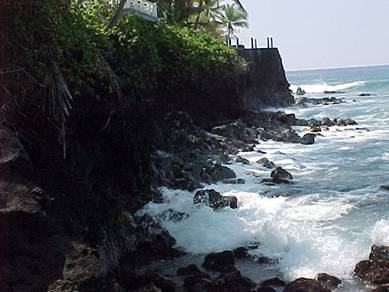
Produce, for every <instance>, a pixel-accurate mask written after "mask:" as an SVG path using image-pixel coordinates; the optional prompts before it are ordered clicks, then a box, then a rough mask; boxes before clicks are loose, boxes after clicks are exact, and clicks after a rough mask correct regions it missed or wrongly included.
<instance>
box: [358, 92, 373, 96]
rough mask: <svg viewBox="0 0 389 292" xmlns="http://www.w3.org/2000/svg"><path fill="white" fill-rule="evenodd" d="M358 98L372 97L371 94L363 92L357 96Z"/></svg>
mask: <svg viewBox="0 0 389 292" xmlns="http://www.w3.org/2000/svg"><path fill="white" fill-rule="evenodd" d="M358 96H372V94H371V93H364V92H363V93H360V94H358Z"/></svg>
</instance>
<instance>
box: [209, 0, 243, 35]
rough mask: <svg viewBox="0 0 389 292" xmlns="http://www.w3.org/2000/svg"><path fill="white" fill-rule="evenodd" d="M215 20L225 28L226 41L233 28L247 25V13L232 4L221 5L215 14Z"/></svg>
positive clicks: (232, 33) (233, 30)
mask: <svg viewBox="0 0 389 292" xmlns="http://www.w3.org/2000/svg"><path fill="white" fill-rule="evenodd" d="M216 20H217V21H218V22H219V23H220V24H221V26H223V27H224V28H225V30H226V38H227V41H229V40H230V39H231V37H232V36H233V35H234V32H235V28H237V27H248V24H247V13H245V12H243V11H242V10H241V9H240V8H236V6H235V5H234V4H233V5H230V4H226V5H224V6H222V7H221V10H220V11H219V12H218V13H217V14H216Z"/></svg>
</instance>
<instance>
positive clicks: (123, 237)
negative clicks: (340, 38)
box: [0, 111, 389, 292]
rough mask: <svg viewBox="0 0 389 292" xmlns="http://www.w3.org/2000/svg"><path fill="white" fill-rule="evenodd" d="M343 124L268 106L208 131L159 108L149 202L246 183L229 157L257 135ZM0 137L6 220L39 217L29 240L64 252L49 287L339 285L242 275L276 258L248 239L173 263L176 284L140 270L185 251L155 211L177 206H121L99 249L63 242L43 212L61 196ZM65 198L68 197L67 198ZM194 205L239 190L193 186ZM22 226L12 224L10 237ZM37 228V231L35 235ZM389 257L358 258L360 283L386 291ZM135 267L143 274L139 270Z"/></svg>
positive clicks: (328, 280) (11, 140)
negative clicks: (198, 261) (151, 209)
mask: <svg viewBox="0 0 389 292" xmlns="http://www.w3.org/2000/svg"><path fill="white" fill-rule="evenodd" d="M348 125H353V126H354V125H357V122H356V121H353V120H351V119H333V120H332V119H330V118H323V119H322V120H315V119H310V120H304V119H297V118H296V117H295V115H294V114H286V113H284V112H280V111H279V112H265V111H264V112H261V113H257V114H246V115H245V116H244V117H242V118H240V119H236V120H232V121H228V122H224V123H221V124H219V125H215V126H213V127H211V128H209V129H208V130H204V129H202V128H200V127H198V126H196V125H195V123H194V122H193V121H192V119H191V117H190V116H189V115H188V114H187V113H185V112H182V111H175V112H170V113H168V114H166V115H165V116H164V118H163V125H162V126H161V127H160V129H161V133H159V136H160V137H163V141H168V142H166V143H161V144H160V145H163V147H160V149H156V150H155V151H154V153H153V154H152V160H151V161H152V176H153V177H152V181H154V182H155V184H154V185H153V194H152V197H151V199H152V200H153V201H154V202H155V203H163V197H162V195H161V194H160V193H159V191H158V188H159V187H161V186H166V187H168V188H171V189H178V190H188V191H191V192H193V191H195V190H197V189H202V188H204V186H205V185H207V184H210V183H215V182H223V183H225V184H244V183H245V181H244V180H243V179H241V178H239V177H237V176H236V174H235V173H234V171H232V170H231V169H230V168H228V167H227V166H226V165H228V164H229V163H231V162H239V163H243V164H250V162H249V161H248V160H246V159H244V158H243V157H241V156H239V155H238V153H239V152H245V151H253V150H254V147H255V146H256V145H258V142H259V141H258V140H264V141H266V140H270V139H271V140H275V141H282V142H285V143H299V144H302V145H309V144H313V143H315V137H316V136H317V135H322V134H321V133H322V132H325V131H326V130H328V128H329V127H332V126H339V127H342V126H348ZM295 126H298V127H305V129H306V131H308V133H307V134H305V135H304V136H302V137H300V136H299V135H298V133H297V132H296V130H294V129H293V127H295ZM0 138H1V139H0V141H1V145H2V152H1V157H0V158H1V160H0V161H1V163H0V168H1V170H2V173H3V174H4V175H3V176H2V181H1V184H0V187H1V192H2V213H1V214H2V217H3V221H2V222H3V224H4V226H3V228H7V227H6V226H20V223H19V222H20V220H24V221H25V222H31V221H32V220H34V221H36V222H37V224H40V225H42V226H46V231H45V232H47V233H48V235H47V237H46V238H48V239H49V240H45V242H44V243H42V244H41V245H38V246H36V245H35V248H37V249H39V250H40V249H44V250H45V252H46V253H49V254H51V255H52V256H53V257H55V256H58V255H59V254H61V253H62V252H63V251H64V250H65V251H66V257H65V258H64V260H65V263H64V269H63V271H62V278H61V279H58V280H57V281H55V282H54V283H52V284H51V285H50V287H49V289H48V291H74V289H77V290H78V291H102V290H101V289H104V291H139V292H140V291H163V292H165V291H166V292H170V291H182V289H184V290H185V291H190V292H191V291H196V292H197V291H199V292H200V291H242V292H244V291H281V290H282V291H287V292H293V291H331V290H333V289H335V288H336V287H338V286H339V285H341V280H339V279H337V278H335V277H333V276H330V275H327V274H318V275H317V276H316V278H315V279H305V278H300V279H296V280H294V281H292V282H289V283H286V282H285V281H284V280H282V279H279V278H272V279H268V280H266V281H263V282H261V283H255V282H254V281H252V280H251V279H249V278H247V277H245V276H243V275H242V274H241V272H240V271H239V270H238V269H237V268H236V266H235V260H236V259H238V260H239V259H242V258H244V259H246V260H249V261H253V262H255V263H257V264H258V265H261V264H271V263H272V262H274V261H276V259H271V258H267V257H265V256H263V257H259V258H258V257H252V256H250V255H249V253H248V250H249V249H248V247H240V248H237V249H235V250H233V251H228V250H227V251H224V252H220V253H211V254H209V255H207V256H206V257H205V259H204V262H203V263H202V265H201V267H199V266H196V265H193V264H192V265H189V266H183V267H181V268H180V269H178V270H177V276H178V277H179V278H180V279H181V280H180V282H177V281H176V280H172V279H169V278H166V276H164V275H163V274H161V273H157V272H155V271H145V270H144V269H145V268H144V267H149V265H150V263H153V262H155V261H159V260H163V259H169V258H172V257H173V258H174V257H181V256H183V255H184V254H185V252H184V251H182V250H179V249H177V248H176V247H175V243H176V241H175V239H174V238H173V237H172V236H171V235H170V234H169V233H168V232H167V231H166V230H164V229H163V228H162V227H161V225H160V223H159V222H158V220H160V219H168V220H173V221H174V220H177V221H179V220H182V219H184V218H186V216H187V214H185V213H182V212H178V211H176V210H173V209H170V210H167V211H166V212H164V213H163V214H162V215H161V216H162V218H152V217H150V216H148V215H142V216H140V215H136V214H135V213H131V212H128V211H124V210H123V211H122V212H119V213H118V215H117V217H116V219H115V220H116V222H114V228H113V229H111V231H110V232H112V233H111V234H106V235H105V236H106V238H107V239H106V240H107V242H106V243H105V244H103V245H100V246H96V247H93V246H91V245H87V244H84V243H81V242H75V241H67V242H65V243H64V242H62V244H60V243H59V241H63V239H64V238H63V237H61V236H58V234H57V231H55V228H56V227H55V224H58V222H56V220H55V219H50V220H47V218H48V215H47V212H50V211H49V210H56V207H55V206H56V205H61V201H60V200H59V199H58V197H56V198H55V197H54V196H53V195H51V194H49V193H47V192H46V191H45V190H43V189H41V188H40V187H39V186H38V185H37V184H36V182H35V180H34V179H33V174H32V170H31V160H30V158H29V156H28V154H27V152H26V151H25V149H24V147H23V146H22V144H21V143H20V141H19V140H18V138H17V137H16V136H15V135H14V134H13V133H12V132H10V131H9V130H7V129H5V128H2V129H1V131H0ZM259 145H260V142H259ZM302 147H306V146H302ZM257 151H260V150H257ZM256 163H258V164H260V165H262V166H263V167H264V168H266V169H268V170H269V178H263V180H262V183H263V184H268V185H273V184H290V183H293V174H291V173H289V172H287V171H286V170H284V169H283V168H281V167H280V166H277V165H276V164H275V163H274V162H272V161H269V160H268V159H267V158H265V157H264V158H262V159H260V160H259V161H257V162H256ZM5 174H6V175H5ZM63 202H66V200H64V199H63ZM193 203H194V204H205V205H207V206H209V207H211V208H213V209H220V208H238V207H239V206H238V205H239V202H238V200H237V198H236V197H233V196H227V197H226V196H223V195H222V194H220V193H218V192H217V191H215V190H213V189H203V190H198V191H197V192H195V195H194V198H193ZM51 212H52V211H51ZM50 216H51V215H50ZM54 218H55V217H54ZM52 221H53V222H52ZM62 224H63V223H62ZM24 232H25V231H23V230H19V231H18V230H15V231H14V233H15V236H19V235H21V234H24ZM39 232H41V231H39ZM33 234H34V232H33V233H32V234H31V236H33ZM50 234H52V235H50ZM19 244H20V245H21V246H23V248H25V247H24V245H25V244H26V243H25V242H24V241H23V240H20V241H19ZM64 244H65V245H66V246H65V245H64ZM38 254H39V253H38ZM388 258H389V249H388V247H377V246H373V247H372V253H371V255H370V258H369V260H366V261H362V262H360V263H358V265H357V266H356V268H355V275H356V276H357V277H359V278H360V279H361V280H363V281H366V282H371V283H372V284H375V285H378V288H377V289H375V290H374V291H388V283H389V274H388V271H389V260H388ZM107 263H111V265H112V267H114V268H113V269H112V268H110V265H107ZM142 267H143V268H142ZM137 270H142V271H143V272H141V273H139V272H136V271H137ZM25 276H26V275H23V277H25ZM47 276H48V277H49V278H50V277H51V276H50V275H47ZM31 277H35V278H34V279H35V280H34V281H37V279H38V278H39V279H40V280H41V281H44V280H45V279H44V278H43V279H42V277H41V275H31ZM102 287H103V288H102ZM110 289H111V290H110ZM112 289H113V290H112ZM17 291H24V290H22V289H20V290H17ZM25 291H28V289H27V290H25Z"/></svg>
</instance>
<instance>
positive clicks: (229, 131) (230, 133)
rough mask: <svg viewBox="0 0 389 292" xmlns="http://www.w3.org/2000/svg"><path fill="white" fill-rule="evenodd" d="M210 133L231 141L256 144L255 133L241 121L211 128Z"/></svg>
mask: <svg viewBox="0 0 389 292" xmlns="http://www.w3.org/2000/svg"><path fill="white" fill-rule="evenodd" d="M211 132H212V133H214V134H217V135H220V136H224V137H227V138H229V139H232V140H236V139H237V140H240V141H243V142H245V143H248V144H256V143H257V132H256V131H255V130H254V129H252V128H250V127H248V126H247V125H246V123H244V122H243V121H242V120H236V121H234V122H231V123H228V124H225V125H221V126H217V127H213V128H212V129H211Z"/></svg>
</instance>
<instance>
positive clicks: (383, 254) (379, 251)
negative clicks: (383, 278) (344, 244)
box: [369, 245, 389, 261]
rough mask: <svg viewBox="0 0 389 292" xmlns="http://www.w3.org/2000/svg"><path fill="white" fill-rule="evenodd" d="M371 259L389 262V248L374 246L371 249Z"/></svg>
mask: <svg viewBox="0 0 389 292" xmlns="http://www.w3.org/2000/svg"><path fill="white" fill-rule="evenodd" d="M369 259H370V260H372V261H374V260H389V246H378V245H373V246H372V247H371V252H370V255H369Z"/></svg>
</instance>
